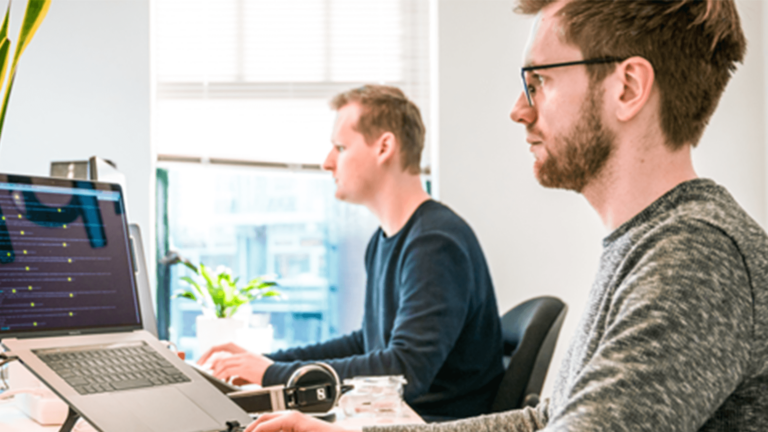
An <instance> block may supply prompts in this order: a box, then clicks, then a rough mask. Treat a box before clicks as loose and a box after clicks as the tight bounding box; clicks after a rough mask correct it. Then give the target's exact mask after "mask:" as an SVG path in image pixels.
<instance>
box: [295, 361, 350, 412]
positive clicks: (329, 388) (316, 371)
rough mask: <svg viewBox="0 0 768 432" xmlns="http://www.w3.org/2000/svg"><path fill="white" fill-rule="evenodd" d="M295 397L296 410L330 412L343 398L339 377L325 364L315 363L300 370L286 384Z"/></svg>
mask: <svg viewBox="0 0 768 432" xmlns="http://www.w3.org/2000/svg"><path fill="white" fill-rule="evenodd" d="M286 391H289V392H292V393H293V395H294V403H295V405H296V406H295V409H297V410H299V411H301V412H306V413H324V412H328V411H330V410H331V409H332V408H333V407H335V406H336V404H337V403H338V401H339V397H341V385H340V383H339V376H338V375H337V374H336V371H335V370H333V368H332V367H330V366H329V365H327V364H325V363H320V362H318V363H313V364H309V365H306V366H302V367H300V368H298V369H297V370H296V371H295V372H294V373H293V374H292V375H291V377H290V378H288V382H287V384H286Z"/></svg>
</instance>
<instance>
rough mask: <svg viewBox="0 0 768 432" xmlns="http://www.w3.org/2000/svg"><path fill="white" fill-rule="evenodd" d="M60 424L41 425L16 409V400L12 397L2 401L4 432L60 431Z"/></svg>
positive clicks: (1, 426)
mask: <svg viewBox="0 0 768 432" xmlns="http://www.w3.org/2000/svg"><path fill="white" fill-rule="evenodd" d="M60 427H61V425H58V426H40V424H39V423H37V422H35V421H34V420H32V419H31V418H29V417H27V415H26V414H24V413H23V412H21V411H20V410H18V409H16V402H15V401H14V400H13V399H11V400H7V401H0V430H2V431H3V432H38V431H58V430H59V428H60Z"/></svg>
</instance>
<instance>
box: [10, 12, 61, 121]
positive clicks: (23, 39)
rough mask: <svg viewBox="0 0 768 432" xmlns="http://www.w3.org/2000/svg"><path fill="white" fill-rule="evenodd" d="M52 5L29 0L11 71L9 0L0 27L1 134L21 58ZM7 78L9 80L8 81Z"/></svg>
mask: <svg viewBox="0 0 768 432" xmlns="http://www.w3.org/2000/svg"><path fill="white" fill-rule="evenodd" d="M50 6H51V0H29V2H28V3H27V9H26V11H25V12H24V21H23V22H22V24H21V30H20V31H19V39H18V41H17V43H16V52H15V53H14V55H13V62H12V63H10V73H8V65H9V60H10V56H11V41H10V39H8V19H9V16H10V14H11V2H10V0H9V1H8V9H7V10H6V12H5V18H4V19H3V25H2V27H0V89H2V86H3V84H5V89H4V94H3V106H2V109H0V135H2V131H3V124H5V114H6V112H7V110H8V100H9V99H10V98H11V89H12V88H13V83H14V81H16V69H17V68H18V66H19V58H21V54H22V53H23V52H24V50H25V49H26V48H27V46H28V45H29V43H30V42H31V41H32V36H34V35H35V32H37V29H38V28H39V27H40V24H42V22H43V19H44V18H45V15H46V14H47V13H48V8H49V7H50ZM6 79H7V81H6Z"/></svg>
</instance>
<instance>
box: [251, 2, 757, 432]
mask: <svg viewBox="0 0 768 432" xmlns="http://www.w3.org/2000/svg"><path fill="white" fill-rule="evenodd" d="M519 1H520V4H519V8H518V9H519V10H520V11H522V12H523V13H527V14H534V13H535V14H537V18H536V22H535V24H534V28H533V32H532V36H531V40H530V41H529V45H528V47H527V49H526V58H525V61H526V65H525V67H524V68H523V70H522V74H523V86H524V91H523V92H522V93H521V95H520V98H519V99H518V100H517V103H516V104H515V106H514V108H513V110H512V113H511V118H512V120H514V121H515V122H518V123H520V124H522V125H524V126H525V128H526V141H527V142H528V143H529V144H530V150H531V152H532V153H533V154H534V156H535V162H534V174H535V176H536V178H537V179H538V180H539V182H540V183H541V184H542V185H544V186H546V187H553V188H563V189H569V190H574V191H576V192H579V193H581V194H582V195H584V197H585V198H586V199H587V201H588V202H589V203H590V204H591V205H592V207H593V208H594V209H595V210H596V212H597V213H598V215H599V216H600V218H601V219H602V222H603V224H604V225H605V226H606V228H607V229H608V230H609V234H608V236H607V237H606V238H605V239H604V240H603V245H604V252H603V255H602V257H601V262H600V269H599V271H598V274H597V277H596V279H595V282H594V285H593V287H592V289H591V291H590V294H589V300H588V304H587V307H586V310H585V311H584V314H583V316H582V319H581V321H580V323H579V326H578V328H577V329H576V333H575V336H574V338H573V340H572V341H571V343H570V347H569V350H568V352H567V355H566V357H565V359H564V361H563V364H562V365H561V367H560V372H559V375H558V377H557V379H556V382H555V386H554V392H553V394H552V397H551V398H550V399H546V400H544V401H543V402H542V403H540V404H539V405H538V406H537V407H535V408H525V409H523V410H518V411H510V412H506V413H501V414H495V415H491V416H485V417H479V418H474V419H467V420H463V421H459V422H453V423H445V424H441V425H428V426H402V427H390V428H369V429H366V430H371V431H376V430H380V429H381V430H388V431H416V430H435V431H534V430H546V431H602V430H611V431H613V430H616V431H634V430H664V431H722V432H725V431H755V432H756V431H766V430H768V238H767V237H766V234H765V232H764V231H763V229H762V228H760V227H759V226H758V225H757V223H755V221H754V220H752V219H751V218H750V217H749V216H748V215H747V214H746V213H745V212H744V210H742V208H741V207H740V206H739V205H738V204H737V203H736V202H735V201H734V199H733V198H732V197H731V195H730V194H729V193H728V192H727V191H726V190H725V189H724V188H723V187H722V186H719V185H717V184H716V183H715V182H713V181H711V180H706V179H700V178H698V177H697V175H696V172H695V171H694V168H693V163H692V161H691V149H692V148H693V147H695V146H696V144H697V143H698V142H699V140H700V138H701V136H702V134H703V132H704V128H705V127H706V124H707V122H708V121H709V119H710V117H711V116H712V113H713V112H714V110H715V108H716V106H717V102H718V100H719V98H720V96H721V95H722V93H723V91H724V89H725V86H726V84H727V82H728V80H729V79H730V75H731V73H732V72H733V71H734V70H735V65H736V63H737V62H741V61H742V60H743V57H744V54H745V50H746V40H745V38H744V35H743V32H742V30H741V24H740V21H739V17H738V13H737V11H736V7H735V4H734V2H733V1H732V0H687V1H651V0H635V1H620V0H616V1H605V2H594V1H580V0H573V1H546V0H519ZM278 429H282V430H285V431H289V430H290V431H304V430H334V429H332V428H330V427H329V426H327V425H322V424H317V423H314V422H312V421H310V420H308V419H306V418H303V417H301V416H297V415H291V416H287V417H276V418H275V417H271V416H269V417H265V418H263V419H259V421H258V422H257V427H253V426H252V427H251V428H250V430H258V431H273V430H278Z"/></svg>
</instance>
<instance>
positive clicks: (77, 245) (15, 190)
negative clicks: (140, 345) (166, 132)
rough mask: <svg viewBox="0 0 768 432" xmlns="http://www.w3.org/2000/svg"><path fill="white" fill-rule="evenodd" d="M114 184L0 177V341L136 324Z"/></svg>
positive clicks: (121, 213) (130, 271) (127, 327)
mask: <svg viewBox="0 0 768 432" xmlns="http://www.w3.org/2000/svg"><path fill="white" fill-rule="evenodd" d="M126 227H127V225H126V215H125V207H124V204H123V198H122V193H121V189H120V186H118V185H113V184H108V183H97V182H91V181H85V180H67V179H52V178H37V177H26V176H12V175H3V174H0V339H3V338H8V337H32V336H35V337H39V336H54V335H59V334H77V333H96V332H100V331H106V330H108V331H113V330H117V329H125V330H130V329H134V328H140V327H141V318H140V313H139V307H138V304H137V298H136V290H135V289H134V278H133V268H132V262H131V256H130V250H129V243H128V233H127V231H126Z"/></svg>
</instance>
